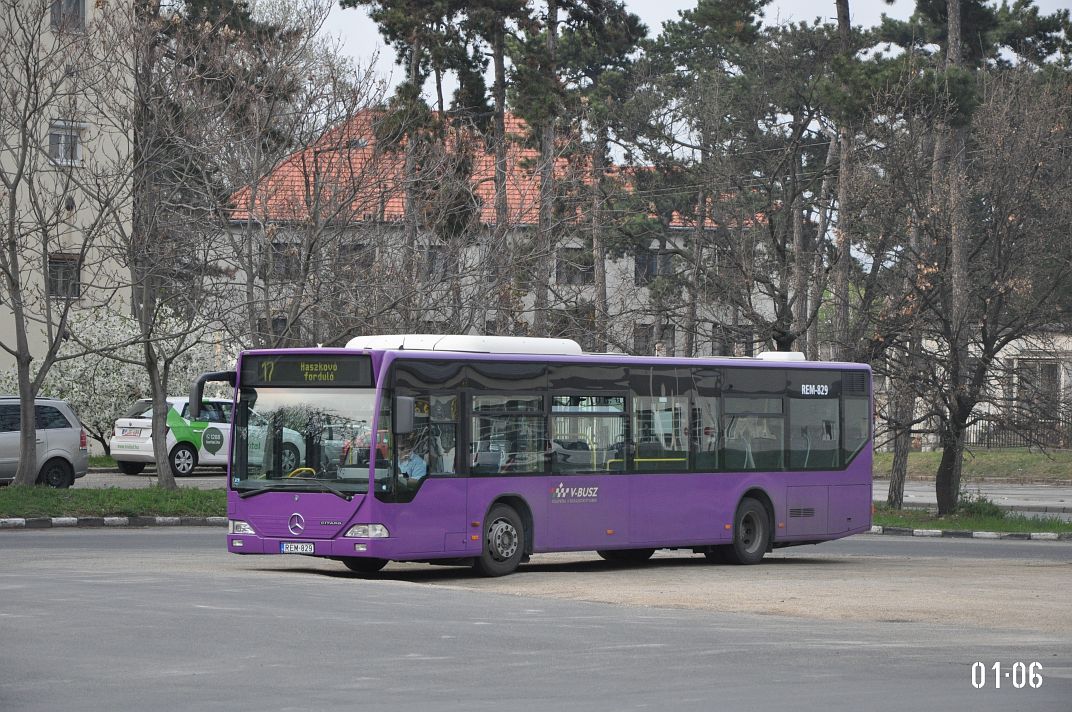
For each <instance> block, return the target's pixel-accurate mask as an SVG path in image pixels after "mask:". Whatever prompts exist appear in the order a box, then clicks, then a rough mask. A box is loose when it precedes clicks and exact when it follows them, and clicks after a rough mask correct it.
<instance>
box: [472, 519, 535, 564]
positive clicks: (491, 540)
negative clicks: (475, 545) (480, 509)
mask: <svg viewBox="0 0 1072 712" xmlns="http://www.w3.org/2000/svg"><path fill="white" fill-rule="evenodd" d="M524 555H525V527H524V525H523V524H522V523H521V517H519V516H518V514H517V512H515V511H514V509H513V507H509V506H507V505H505V504H496V505H495V506H494V507H492V508H491V511H490V512H488V516H487V519H486V520H485V523H484V547H483V551H482V552H481V554H480V556H478V557H477V558H476V560H475V561H474V562H473V568H474V569H476V570H477V571H478V572H480V573H482V574H484V575H485V576H505V575H506V574H509V573H513V572H514V570H515V569H517V566H518V564H520V563H521V557H523V556H524Z"/></svg>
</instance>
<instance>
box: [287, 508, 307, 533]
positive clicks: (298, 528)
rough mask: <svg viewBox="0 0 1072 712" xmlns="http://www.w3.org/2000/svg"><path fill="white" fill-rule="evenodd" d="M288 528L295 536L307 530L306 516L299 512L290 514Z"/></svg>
mask: <svg viewBox="0 0 1072 712" xmlns="http://www.w3.org/2000/svg"><path fill="white" fill-rule="evenodd" d="M287 529H289V530H290V533H291V534H293V535H294V536H298V535H299V534H301V533H302V532H303V531H305V517H303V516H302V515H300V514H298V513H297V512H295V513H294V514H292V515H290V521H288V522H287Z"/></svg>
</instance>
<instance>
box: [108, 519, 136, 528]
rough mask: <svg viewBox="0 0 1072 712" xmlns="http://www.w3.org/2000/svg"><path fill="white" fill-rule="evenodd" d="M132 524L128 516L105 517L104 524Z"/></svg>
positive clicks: (109, 525)
mask: <svg viewBox="0 0 1072 712" xmlns="http://www.w3.org/2000/svg"><path fill="white" fill-rule="evenodd" d="M128 524H130V520H129V519H128V518H126V517H105V518H104V526H106V527H125V526H127V525H128Z"/></svg>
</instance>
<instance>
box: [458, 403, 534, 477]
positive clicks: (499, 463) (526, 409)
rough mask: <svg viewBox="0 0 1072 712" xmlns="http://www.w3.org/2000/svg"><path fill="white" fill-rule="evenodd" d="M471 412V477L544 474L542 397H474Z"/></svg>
mask: <svg viewBox="0 0 1072 712" xmlns="http://www.w3.org/2000/svg"><path fill="white" fill-rule="evenodd" d="M471 409H472V422H471V427H470V431H469V434H470V437H471V438H472V441H471V442H470V443H469V452H470V460H469V466H470V471H471V472H472V473H473V474H474V475H482V474H496V473H502V474H532V473H542V472H543V471H544V463H545V460H546V449H547V435H546V421H545V420H544V416H543V396H534V395H525V396H510V395H474V396H472V403H471Z"/></svg>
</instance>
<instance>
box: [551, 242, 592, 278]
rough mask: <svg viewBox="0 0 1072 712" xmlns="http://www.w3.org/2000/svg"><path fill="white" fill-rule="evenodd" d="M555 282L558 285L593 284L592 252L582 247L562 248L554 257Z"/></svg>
mask: <svg viewBox="0 0 1072 712" xmlns="http://www.w3.org/2000/svg"><path fill="white" fill-rule="evenodd" d="M555 257H556V260H555V281H556V282H557V283H558V284H594V283H595V278H596V272H595V267H594V266H593V264H592V251H591V250H586V249H585V248H583V247H563V248H562V249H560V250H559V251H558V252H557V253H556V255H555Z"/></svg>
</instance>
